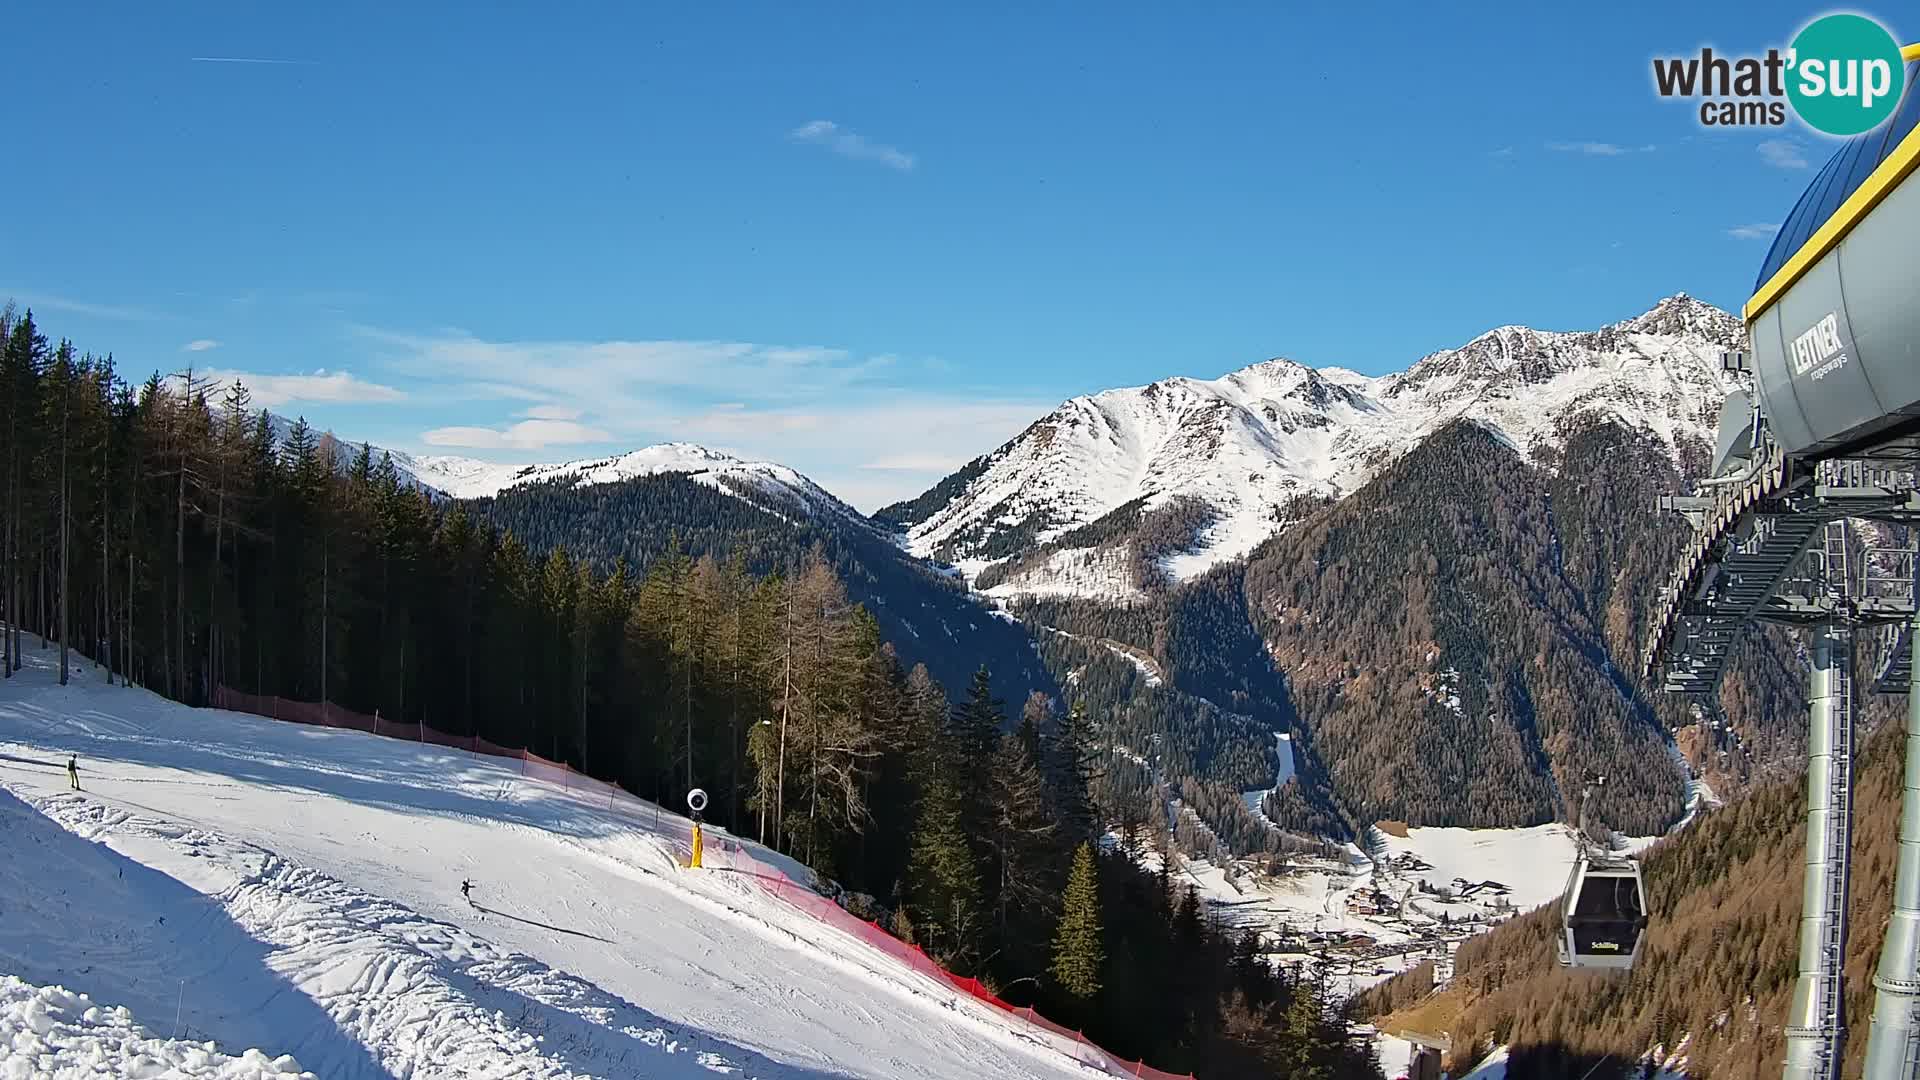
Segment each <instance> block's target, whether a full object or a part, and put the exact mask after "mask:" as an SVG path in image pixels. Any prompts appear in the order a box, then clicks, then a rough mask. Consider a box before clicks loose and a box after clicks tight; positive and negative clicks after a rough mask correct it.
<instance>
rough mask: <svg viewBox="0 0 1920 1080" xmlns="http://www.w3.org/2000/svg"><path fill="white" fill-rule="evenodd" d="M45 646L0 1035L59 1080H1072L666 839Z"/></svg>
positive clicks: (1091, 1072)
mask: <svg viewBox="0 0 1920 1080" xmlns="http://www.w3.org/2000/svg"><path fill="white" fill-rule="evenodd" d="M54 657H55V653H53V652H52V651H46V652H40V651H35V650H32V649H31V648H30V650H29V654H28V660H27V666H26V668H25V669H24V670H23V671H21V672H20V673H19V675H17V676H16V677H15V678H14V679H13V680H11V681H9V682H6V683H0V851H4V853H5V857H4V858H0V976H13V977H15V979H16V981H11V982H4V983H0V1006H4V1008H0V1033H4V1032H6V1031H12V1030H15V1029H16V1028H17V1030H18V1031H20V1032H25V1033H28V1034H29V1035H31V1037H32V1039H35V1040H38V1041H39V1044H40V1046H41V1049H42V1050H44V1051H46V1052H47V1053H48V1054H49V1055H55V1054H56V1053H58V1054H67V1055H68V1057H65V1058H62V1057H58V1056H48V1057H47V1058H46V1059H45V1060H46V1061H47V1062H52V1063H55V1064H58V1063H59V1062H61V1061H68V1062H69V1063H71V1062H72V1061H79V1060H81V1059H82V1058H85V1057H87V1056H88V1055H91V1056H92V1059H98V1058H99V1055H101V1054H107V1055H109V1057H110V1055H111V1054H113V1053H119V1052H121V1051H122V1050H124V1051H125V1054H126V1055H127V1056H126V1057H125V1058H124V1060H121V1061H119V1062H118V1063H117V1064H111V1065H110V1066H109V1067H105V1068H103V1069H102V1070H101V1071H100V1072H98V1073H94V1072H78V1071H76V1072H71V1073H59V1072H56V1073H55V1074H56V1075H138V1072H136V1071H135V1070H134V1066H133V1065H132V1064H130V1063H131V1062H133V1061H134V1060H135V1058H136V1057H139V1059H140V1060H141V1061H143V1062H145V1064H143V1065H141V1066H140V1068H143V1069H145V1068H154V1069H157V1070H159V1071H155V1072H153V1073H152V1075H180V1076H203V1075H204V1076H256V1075H259V1076H265V1075H273V1074H275V1073H280V1072H284V1071H296V1070H305V1071H310V1072H312V1073H314V1074H317V1075H319V1076H322V1077H328V1078H335V1077H338V1078H356V1077H369V1078H375V1077H394V1078H427V1077H497V1076H499V1077H503V1076H515V1077H572V1076H647V1077H655V1078H664V1080H674V1078H682V1077H707V1076H714V1075H731V1076H742V1077H760V1078H768V1080H814V1078H827V1077H873V1078H880V1077H886V1078H960V1077H987V1076H991V1077H1006V1078H1011V1080H1021V1078H1034V1080H1040V1078H1047V1080H1051V1078H1057V1077H1082V1078H1085V1077H1091V1076H1096V1075H1100V1072H1099V1070H1097V1069H1095V1068H1094V1067H1093V1066H1091V1065H1087V1064H1082V1063H1081V1061H1080V1060H1077V1057H1082V1056H1084V1057H1086V1060H1089V1061H1091V1060H1095V1059H1094V1058H1093V1057H1091V1056H1090V1055H1085V1054H1076V1048H1074V1047H1073V1046H1071V1045H1067V1046H1060V1045H1058V1044H1057V1043H1053V1042H1051V1041H1049V1040H1048V1038H1047V1037H1046V1036H1044V1035H1041V1034H1039V1033H1037V1032H1036V1031H1035V1030H1034V1029H1031V1028H1027V1027H1025V1026H1024V1025H1021V1024H1019V1023H1018V1022H1017V1021H1014V1020H1011V1019H1009V1018H1007V1017H1005V1016H1004V1015H1003V1014H1001V1013H998V1012H997V1011H995V1010H994V1009H992V1008H991V1007H989V1006H987V1005H985V1004H982V1003H979V1002H977V1001H975V1000H973V999H972V998H969V997H966V996H965V995H962V994H959V993H956V992H955V991H954V990H953V989H952V988H951V987H950V986H946V985H942V984H939V983H937V982H936V981H935V980H933V979H931V978H928V977H925V976H922V975H920V974H918V973H915V972H914V971H912V970H910V969H908V968H905V967H904V966H902V965H900V964H898V963H897V962H895V961H893V960H892V959H890V958H888V957H886V956H884V955H883V954H881V953H879V952H878V951H876V950H874V949H872V948H871V947H869V946H867V945H864V944H861V943H860V942H858V941H856V940H854V939H853V938H852V937H851V936H848V935H846V934H843V933H841V932H840V931H838V930H835V929H833V928H830V927H827V926H825V925H823V924H821V923H819V922H816V921H813V920H812V919H810V918H808V917H807V916H805V915H803V914H801V913H799V912H798V911H796V910H794V909H793V908H791V907H788V906H787V905H785V904H783V903H781V902H779V901H778V900H776V899H774V898H772V897H770V896H769V895H767V894H766V893H765V892H764V891H763V890H761V889H759V888H757V887H756V886H755V885H754V883H753V882H752V881H751V880H750V879H748V878H747V877H745V876H744V875H742V874H740V873H736V872H729V871H727V870H724V869H721V870H710V871H704V872H702V871H689V870H685V869H683V868H681V867H680V866H679V861H681V860H683V859H684V853H685V849H686V840H687V823H686V821H685V820H684V819H682V818H679V817H676V816H674V815H671V814H664V813H659V812H658V811H649V812H645V813H639V812H631V811H625V810H624V809H616V810H612V811H610V810H609V809H608V808H607V807H606V806H605V805H603V804H599V803H598V802H597V801H595V802H592V803H590V802H588V801H587V800H586V798H585V797H584V796H580V795H577V794H573V793H568V792H564V791H561V790H559V789H558V788H555V787H551V786H549V785H546V784H542V783H539V782H535V781H531V780H527V779H523V778H522V777H521V776H520V775H519V774H518V772H517V771H516V769H517V766H516V763H514V762H512V761H507V760H500V759H489V758H475V757H472V756H470V755H467V754H465V753H462V752H458V751H449V750H445V749H442V748H439V747H434V746H431V745H425V746H422V745H418V744H409V743H406V742H402V741H398V740H394V739H384V738H375V737H372V736H367V735H362V734H359V733H356V732H350V731H334V730H327V729H317V728H310V727H302V726H299V725H294V724H287V723H278V722H274V721H270V720H262V719H257V718H253V717H248V716H245V715H242V714H238V713H227V712H218V711H214V710H196V709H188V708H185V707H182V706H179V705H177V704H174V703H172V702H169V701H166V700H164V699H162V698H160V697H158V696H156V695H153V694H149V693H147V692H145V691H142V690H137V689H132V690H129V689H123V688H117V687H109V686H107V685H105V683H104V676H103V674H102V673H100V672H98V671H96V670H95V669H94V668H92V667H91V666H90V665H88V664H87V663H86V662H85V661H84V660H80V659H79V658H77V657H76V660H77V666H76V669H75V675H74V679H73V682H72V685H70V686H68V687H64V688H63V687H60V686H59V685H58V684H57V681H56V679H55V677H54V673H53V670H52V668H53V664H54V662H55V661H54ZM68 753H74V754H77V755H78V757H79V763H80V782H81V785H82V788H83V789H84V790H83V791H81V792H79V793H77V794H76V793H72V792H69V791H67V790H66V788H67V777H66V774H65V771H64V763H65V760H66V755H67V754H68ZM715 849H716V842H715V841H714V840H710V841H709V848H708V850H709V851H710V852H711V851H714V850H715ZM755 855H756V856H757V857H759V858H762V859H768V860H772V859H777V856H773V855H771V854H770V853H766V852H763V851H759V850H756V851H755ZM720 861H725V859H724V856H722V858H721V860H720ZM463 878H471V879H472V880H473V881H474V883H475V889H474V900H475V902H476V904H477V905H478V906H475V907H470V906H468V904H466V903H465V902H463V901H462V899H461V897H460V893H459V885H460V882H461V880H462V879H463ZM54 988H64V989H54ZM79 994H84V995H87V996H88V997H89V998H90V999H91V1001H89V1002H85V1003H81V1002H80V1001H79V999H78V998H77V997H75V996H74V995H79ZM36 1001H37V1002H39V1004H38V1005H35V1004H33V1003H34V1002H36ZM49 1003H51V1004H49ZM122 1007H123V1008H124V1009H125V1010H126V1011H125V1012H124V1013H121V1012H117V1011H115V1010H116V1009H117V1008H122ZM29 1014H31V1015H32V1017H33V1019H32V1022H31V1023H28V1021H27V1019H26V1018H27V1017H28V1015H29ZM9 1018H12V1019H9ZM88 1018H92V1019H88ZM36 1027H45V1028H46V1029H47V1030H46V1032H43V1033H38V1034H35V1033H34V1032H35V1028H36ZM23 1037H25V1036H23ZM209 1043H211V1044H212V1045H211V1046H209V1045H207V1044H209ZM75 1047H79V1049H74V1048H75ZM103 1047H104V1048H105V1049H102V1048H103ZM3 1049H5V1048H4V1047H0V1050H3ZM249 1050H258V1051H259V1053H257V1054H253V1055H248V1054H247V1051H249ZM16 1052H17V1053H23V1052H22V1051H19V1050H18V1047H16ZM142 1055H144V1056H142ZM169 1055H171V1057H169ZM189 1058H191V1059H193V1060H194V1061H195V1062H196V1064H194V1065H193V1067H192V1068H188V1067H187V1066H185V1065H179V1064H178V1063H177V1062H178V1061H186V1060H187V1059H189ZM295 1061H297V1062H298V1064H297V1065H295V1064H294V1062H295ZM158 1062H168V1063H172V1064H173V1066H174V1068H175V1071H174V1072H171V1073H168V1072H165V1071H164V1069H165V1066H163V1065H160V1064H156V1063H158ZM62 1067H66V1066H62ZM72 1067H73V1068H75V1069H76V1070H77V1069H78V1068H79V1066H72ZM223 1070H224V1071H223ZM50 1071H52V1070H51V1069H50ZM7 1075H10V1074H9V1073H8V1072H7V1070H6V1068H5V1067H0V1076H7Z"/></svg>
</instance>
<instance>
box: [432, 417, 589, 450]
mask: <svg viewBox="0 0 1920 1080" xmlns="http://www.w3.org/2000/svg"><path fill="white" fill-rule="evenodd" d="M420 438H421V439H422V440H423V441H425V442H426V443H427V444H428V445H429V446H451V447H459V448H462V449H467V450H543V449H545V448H547V447H549V446H579V445H581V444H583V443H603V442H608V441H610V440H611V439H612V438H613V435H612V434H611V433H610V432H606V431H602V430H600V429H599V428H594V427H588V426H587V425H585V424H577V423H574V422H573V421H571V420H522V421H520V422H519V423H517V424H514V425H512V426H511V427H506V428H488V427H443V428H435V429H434V430H432V431H427V432H422V433H421V435H420Z"/></svg>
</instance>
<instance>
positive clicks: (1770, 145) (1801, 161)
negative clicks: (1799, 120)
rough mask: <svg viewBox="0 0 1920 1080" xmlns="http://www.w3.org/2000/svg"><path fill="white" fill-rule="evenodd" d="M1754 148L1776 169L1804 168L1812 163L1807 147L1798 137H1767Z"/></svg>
mask: <svg viewBox="0 0 1920 1080" xmlns="http://www.w3.org/2000/svg"><path fill="white" fill-rule="evenodd" d="M1754 149H1756V150H1758V151H1759V152H1760V160H1761V161H1764V162H1766V163H1767V164H1769V165H1771V166H1773V167H1774V168H1776V169H1804V168H1806V167H1807V166H1808V165H1809V164H1810V162H1808V161H1807V151H1806V147H1805V146H1803V145H1801V143H1800V140H1798V139H1767V140H1765V141H1763V142H1761V144H1760V145H1759V146H1757V147H1755V148H1754Z"/></svg>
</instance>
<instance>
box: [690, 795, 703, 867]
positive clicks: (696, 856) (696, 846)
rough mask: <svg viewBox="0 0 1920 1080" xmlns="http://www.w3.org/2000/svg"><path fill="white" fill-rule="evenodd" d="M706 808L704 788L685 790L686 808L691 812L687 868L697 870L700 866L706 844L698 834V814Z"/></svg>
mask: <svg viewBox="0 0 1920 1080" xmlns="http://www.w3.org/2000/svg"><path fill="white" fill-rule="evenodd" d="M706 808H707V792H706V789H705V788H694V789H693V790H692V791H689V792H687V809H688V810H690V811H692V812H693V850H692V852H691V853H690V854H689V855H688V856H687V867H688V869H692V870H698V869H699V868H700V855H701V851H702V849H703V848H704V847H705V846H706V845H705V844H704V843H702V838H701V836H700V814H701V812H702V811H704V810H705V809H706Z"/></svg>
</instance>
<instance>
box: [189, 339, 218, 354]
mask: <svg viewBox="0 0 1920 1080" xmlns="http://www.w3.org/2000/svg"><path fill="white" fill-rule="evenodd" d="M219 347H220V343H219V342H218V341H215V340H214V339H212V338H205V337H203V338H196V339H194V340H192V341H189V342H187V343H186V344H185V345H182V346H180V351H181V352H206V351H207V350H208V349H217V348H219Z"/></svg>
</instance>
